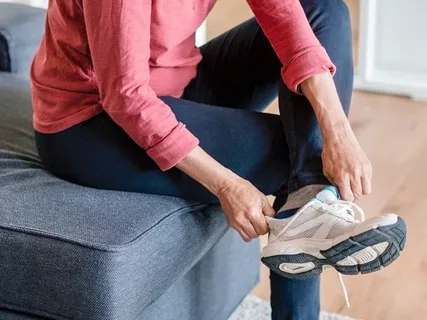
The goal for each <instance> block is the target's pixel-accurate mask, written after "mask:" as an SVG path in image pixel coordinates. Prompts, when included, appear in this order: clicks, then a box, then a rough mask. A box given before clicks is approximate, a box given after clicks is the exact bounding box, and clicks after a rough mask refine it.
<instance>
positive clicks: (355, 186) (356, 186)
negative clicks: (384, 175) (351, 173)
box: [350, 176, 362, 200]
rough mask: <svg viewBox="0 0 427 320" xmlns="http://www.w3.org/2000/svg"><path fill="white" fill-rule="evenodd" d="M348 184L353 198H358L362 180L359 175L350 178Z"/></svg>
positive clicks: (360, 194) (360, 193) (360, 192)
mask: <svg viewBox="0 0 427 320" xmlns="http://www.w3.org/2000/svg"><path fill="white" fill-rule="evenodd" d="M350 186H351V192H352V193H353V197H354V200H357V199H359V198H360V197H361V196H362V182H361V178H360V176H357V177H354V178H352V179H351V181H350Z"/></svg>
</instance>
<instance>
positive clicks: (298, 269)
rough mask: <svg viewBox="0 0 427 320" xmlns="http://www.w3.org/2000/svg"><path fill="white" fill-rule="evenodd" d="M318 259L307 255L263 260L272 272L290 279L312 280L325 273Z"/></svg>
mask: <svg viewBox="0 0 427 320" xmlns="http://www.w3.org/2000/svg"><path fill="white" fill-rule="evenodd" d="M317 260H318V259H317V258H316V257H313V256H311V255H309V254H306V253H300V254H295V255H277V256H271V257H264V258H261V261H262V263H264V264H265V265H266V266H267V267H268V268H269V269H270V270H272V271H274V272H276V273H278V274H280V275H281V276H283V277H286V278H290V279H310V278H314V277H317V276H318V275H320V274H321V273H322V271H323V267H322V266H321V265H320V264H318V263H317V262H318V261H317Z"/></svg>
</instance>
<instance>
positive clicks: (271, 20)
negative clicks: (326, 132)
mask: <svg viewBox="0 0 427 320" xmlns="http://www.w3.org/2000/svg"><path fill="white" fill-rule="evenodd" d="M247 2H248V3H249V5H250V7H251V9H252V11H253V12H254V14H255V17H256V19H257V20H258V23H259V24H260V26H261V28H262V29H263V31H264V33H265V35H266V36H267V38H268V39H269V40H270V43H271V45H272V46H273V48H274V50H275V51H276V54H277V55H278V57H279V59H280V61H281V62H282V64H283V68H282V78H283V81H284V82H285V84H286V85H287V86H288V88H289V89H290V90H292V91H294V92H296V93H298V92H299V91H298V86H299V84H300V83H301V82H302V81H304V80H306V79H307V78H309V77H311V76H313V75H315V74H319V73H323V72H328V71H329V72H331V73H332V74H334V73H335V66H334V64H333V63H332V61H331V59H330V58H329V56H328V54H327V53H326V50H325V49H324V48H323V47H322V45H321V44H320V42H319V40H317V38H316V36H315V35H314V33H313V31H312V30H311V27H310V25H309V23H308V21H307V17H306V16H305V13H304V10H303V8H302V7H301V3H300V1H299V0H247Z"/></svg>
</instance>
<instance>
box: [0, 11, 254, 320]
mask: <svg viewBox="0 0 427 320" xmlns="http://www.w3.org/2000/svg"><path fill="white" fill-rule="evenodd" d="M44 16H45V11H43V10H41V9H35V8H31V7H27V6H20V5H12V4H4V3H0V70H1V71H3V72H2V73H0V319H20V320H21V319H46V318H47V319H84V320H90V319H94V320H110V319H111V320H132V319H149V320H151V319H161V320H163V319H165V320H167V319H174V320H177V319H179V320H181V319H184V320H185V319H191V320H193V319H194V320H196V319H197V320H205V319H206V320H208V319H215V320H221V319H227V318H228V316H229V315H230V314H231V312H232V311H233V310H234V308H235V307H236V306H237V305H238V304H239V302H240V301H241V300H242V299H243V298H244V297H245V295H246V294H247V293H248V291H249V290H250V289H251V288H252V287H253V286H254V285H255V284H256V282H257V281H258V270H259V243H258V242H253V243H250V244H246V243H244V242H243V241H242V240H241V239H240V238H239V236H238V235H237V234H236V233H235V232H234V231H232V230H230V229H228V228H227V225H226V222H225V219H224V217H223V214H222V213H221V210H220V208H219V207H218V206H207V205H203V204H199V203H190V202H186V201H184V200H182V199H176V198H171V197H162V196H154V195H146V194H135V193H125V192H115V191H106V190H95V189H91V188H85V187H81V186H77V185H73V184H71V183H68V182H66V181H62V180H60V179H58V178H56V177H55V176H53V175H52V174H50V173H49V172H47V171H45V170H44V169H43V165H42V164H41V163H40V160H39V158H38V156H37V152H36V149H35V146H34V139H33V129H32V124H31V115H32V111H31V101H30V89H29V82H28V76H27V75H28V69H29V66H30V63H31V59H32V56H33V54H34V51H35V50H36V48H37V46H38V44H39V41H40V36H41V34H42V29H43V25H44Z"/></svg>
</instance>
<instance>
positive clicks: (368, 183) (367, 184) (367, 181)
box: [361, 176, 372, 195]
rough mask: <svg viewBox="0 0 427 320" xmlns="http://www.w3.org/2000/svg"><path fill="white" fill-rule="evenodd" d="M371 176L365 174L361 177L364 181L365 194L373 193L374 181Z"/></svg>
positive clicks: (363, 190)
mask: <svg viewBox="0 0 427 320" xmlns="http://www.w3.org/2000/svg"><path fill="white" fill-rule="evenodd" d="M371 181H372V180H371V178H370V177H369V176H368V177H367V176H363V177H362V178H361V182H362V192H363V194H365V195H368V194H371V192H372V182H371Z"/></svg>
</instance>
